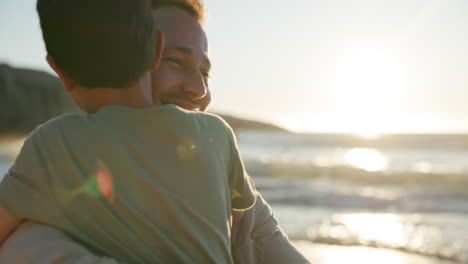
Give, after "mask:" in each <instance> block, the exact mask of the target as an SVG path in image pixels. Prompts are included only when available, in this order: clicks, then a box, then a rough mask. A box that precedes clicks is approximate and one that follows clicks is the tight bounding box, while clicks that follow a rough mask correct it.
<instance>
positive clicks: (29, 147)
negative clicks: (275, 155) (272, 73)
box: [0, 0, 255, 263]
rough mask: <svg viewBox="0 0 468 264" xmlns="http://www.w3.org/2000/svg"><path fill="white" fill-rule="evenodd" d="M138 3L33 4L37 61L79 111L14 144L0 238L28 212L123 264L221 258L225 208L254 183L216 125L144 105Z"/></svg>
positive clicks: (144, 37) (152, 61) (148, 39)
mask: <svg viewBox="0 0 468 264" xmlns="http://www.w3.org/2000/svg"><path fill="white" fill-rule="evenodd" d="M147 5H148V3H146V1H144V0H39V1H38V12H39V16H40V21H41V27H42V30H43V36H44V41H45V43H46V48H47V52H48V57H47V59H48V62H49V63H50V65H51V67H52V68H53V69H54V70H55V71H56V72H57V74H58V75H59V77H60V78H61V80H62V82H63V83H64V86H65V88H66V89H67V91H68V92H69V93H70V95H71V96H72V98H73V99H74V101H75V102H76V104H77V105H78V106H79V107H81V108H82V109H83V110H85V111H86V112H87V114H74V115H64V116H62V117H59V118H56V119H54V120H52V121H49V122H47V123H46V124H44V125H42V126H41V127H39V128H38V129H36V131H34V132H33V133H32V134H31V135H30V136H29V137H28V139H27V140H26V141H25V144H24V146H23V149H22V151H21V153H20V155H19V156H18V158H17V160H16V162H15V164H14V165H13V166H12V168H11V169H10V170H9V172H8V173H7V175H6V176H5V178H4V180H3V181H2V182H1V184H0V204H1V205H2V207H3V208H4V209H3V208H2V210H0V239H1V241H3V240H4V238H5V236H6V235H7V234H8V233H9V232H11V230H12V229H13V228H14V227H15V226H16V225H17V224H18V223H19V219H32V220H36V221H39V222H43V223H47V224H50V225H53V226H55V227H57V228H59V229H62V230H63V231H66V232H67V233H69V234H70V235H72V236H73V237H74V238H75V239H77V240H79V241H80V242H83V243H85V244H86V245H88V246H89V247H90V249H92V250H93V251H94V252H95V253H97V254H105V255H111V256H113V257H116V258H117V259H119V260H121V261H123V262H127V263H232V258H231V254H230V242H229V235H230V231H229V230H230V221H231V208H234V209H247V208H249V207H250V206H251V205H253V203H254V202H255V198H254V197H255V196H254V192H255V190H254V188H253V186H252V185H251V183H250V181H249V178H248V176H246V174H245V172H244V168H243V164H242V162H241V160H240V157H239V153H238V151H237V147H236V143H235V140H234V137H233V134H232V131H231V130H230V129H229V128H228V126H227V125H226V124H225V123H224V122H223V121H221V120H220V119H219V118H217V117H216V116H213V115H208V114H202V113H196V112H189V111H184V110H182V109H180V108H178V107H176V106H173V105H166V106H156V107H152V106H151V105H152V100H151V84H150V81H149V78H150V77H149V72H150V69H151V68H153V69H154V68H155V67H157V64H158V61H159V57H160V50H161V46H162V41H161V37H159V38H157V39H158V40H159V41H158V45H156V44H155V42H156V40H155V37H154V35H155V34H154V28H153V21H152V18H151V13H150V12H151V11H150V8H149V5H148V6H147ZM155 47H158V48H156V49H155ZM155 50H156V51H155Z"/></svg>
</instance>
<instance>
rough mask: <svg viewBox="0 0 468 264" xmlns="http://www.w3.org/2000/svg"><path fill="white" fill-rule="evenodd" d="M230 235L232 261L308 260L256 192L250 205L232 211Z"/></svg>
mask: <svg viewBox="0 0 468 264" xmlns="http://www.w3.org/2000/svg"><path fill="white" fill-rule="evenodd" d="M231 238H232V255H233V259H234V262H235V263H245V264H250V263H255V264H260V263H269V264H282V263H288V264H304V263H309V261H308V260H307V259H306V258H305V257H304V255H302V253H301V252H300V251H299V250H298V249H297V248H296V247H295V246H294V244H293V243H292V242H291V241H290V240H289V239H288V237H287V235H286V234H285V233H284V231H283V230H282V229H281V228H280V226H279V223H278V221H277V220H276V219H275V217H274V216H273V212H272V210H271V208H270V206H269V205H268V204H267V202H266V201H265V200H264V199H263V198H262V196H261V195H260V194H259V193H258V195H257V200H256V203H255V205H254V207H252V208H251V209H249V210H247V211H243V212H242V213H240V214H239V213H238V212H233V227H232V237H231Z"/></svg>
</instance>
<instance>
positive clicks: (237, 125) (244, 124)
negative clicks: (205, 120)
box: [216, 113, 287, 131]
mask: <svg viewBox="0 0 468 264" xmlns="http://www.w3.org/2000/svg"><path fill="white" fill-rule="evenodd" d="M216 114H217V115H219V116H221V117H222V118H223V119H224V120H226V122H228V124H229V125H230V126H231V127H232V129H234V131H239V130H242V129H249V130H267V131H287V130H286V129H284V128H281V127H279V126H276V125H273V124H269V123H265V122H260V121H254V120H248V119H242V118H238V117H233V116H230V115H226V114H219V113H216Z"/></svg>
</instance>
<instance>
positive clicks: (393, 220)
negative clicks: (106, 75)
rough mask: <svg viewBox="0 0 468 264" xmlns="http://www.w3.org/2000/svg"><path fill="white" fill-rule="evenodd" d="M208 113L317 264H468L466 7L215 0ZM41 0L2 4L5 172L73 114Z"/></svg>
mask: <svg viewBox="0 0 468 264" xmlns="http://www.w3.org/2000/svg"><path fill="white" fill-rule="evenodd" d="M205 3H206V5H207V11H208V23H207V27H206V30H207V34H208V39H209V45H210V47H209V50H210V51H209V52H210V57H211V60H212V63H213V66H214V68H213V71H212V74H211V76H212V79H211V80H210V89H211V90H212V93H213V103H212V106H211V108H210V111H211V112H215V113H219V114H222V115H223V117H225V118H226V120H227V121H228V122H229V123H230V124H231V125H232V126H233V127H234V128H235V130H236V134H237V136H238V141H239V145H240V149H241V153H242V155H243V158H244V161H245V163H246V167H247V170H248V171H249V173H250V174H251V175H252V177H253V179H254V181H255V183H256V186H257V188H258V189H259V190H260V192H261V193H262V194H263V195H264V197H265V199H266V200H267V201H268V202H269V203H270V204H271V206H272V207H273V209H274V211H275V213H276V216H277V218H278V219H279V221H280V223H281V225H282V227H283V228H284V230H285V231H286V232H287V233H288V235H289V236H290V238H291V239H293V240H294V241H295V243H296V244H297V245H298V246H299V247H300V249H301V250H302V251H303V252H304V253H305V254H306V255H307V256H308V257H309V258H310V259H311V261H313V262H314V263H319V264H320V263H322V264H325V263H344V262H345V261H349V260H353V261H354V260H356V261H359V262H360V263H375V262H376V261H378V262H379V263H392V264H400V263H408V264H409V263H411V264H414V263H416V264H417V263H468V229H467V228H466V227H467V226H468V104H467V103H466V102H465V99H466V98H468V74H467V72H468V48H467V47H468V16H467V14H468V2H467V1H464V0H450V1H447V0H393V1H387V0H353V1H347V0H327V1H323V0H322V1H318V0H289V1H278V0H255V1H248V0H237V1H228V0H205ZM44 57H45V49H44V45H43V43H42V38H41V33H40V29H39V24H38V19H37V15H36V13H35V1H34V0H16V1H2V2H0V95H1V97H0V108H1V112H0V173H1V174H3V173H4V172H5V171H6V170H7V169H8V167H9V166H10V165H11V163H12V162H13V160H14V157H15V155H16V153H17V151H18V150H19V148H20V147H21V144H22V139H23V138H24V135H25V134H27V133H28V132H29V131H30V130H31V129H33V128H34V127H35V126H36V125H38V124H39V123H42V122H44V121H45V120H47V119H48V118H50V117H52V116H55V115H58V114H60V113H62V112H64V111H74V108H73V106H71V105H70V101H69V100H68V98H67V97H66V95H64V94H63V92H61V91H62V90H61V89H62V88H61V85H60V82H59V81H58V80H57V79H56V78H55V77H54V76H53V75H52V71H51V70H50V69H49V68H48V66H47V65H46V62H45V60H44Z"/></svg>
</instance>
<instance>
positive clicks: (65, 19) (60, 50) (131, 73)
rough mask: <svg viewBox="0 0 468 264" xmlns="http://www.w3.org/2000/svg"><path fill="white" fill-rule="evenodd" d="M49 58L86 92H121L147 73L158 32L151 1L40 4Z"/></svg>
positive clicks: (54, 1) (92, 0) (82, 0)
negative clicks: (93, 90) (96, 90)
mask: <svg viewBox="0 0 468 264" xmlns="http://www.w3.org/2000/svg"><path fill="white" fill-rule="evenodd" d="M37 12H38V14H39V19H40V24H41V28H42V36H43V38H44V42H45V46H46V50H47V53H48V55H50V56H51V57H52V58H53V59H54V61H55V63H56V64H57V65H58V66H59V67H60V69H61V70H63V71H64V72H65V73H66V74H67V75H68V76H69V77H70V78H71V79H72V80H73V81H75V82H77V83H78V84H79V85H81V86H83V87H87V88H94V87H112V88H124V87H127V86H128V85H130V84H132V83H133V82H135V81H137V80H138V79H139V78H141V77H142V75H143V74H144V73H145V72H146V71H148V70H150V68H151V65H152V63H153V61H154V58H155V51H156V47H155V45H156V31H155V25H154V22H153V19H152V15H151V5H150V1H149V0H38V1H37Z"/></svg>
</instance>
